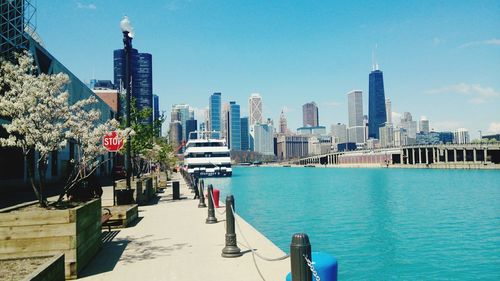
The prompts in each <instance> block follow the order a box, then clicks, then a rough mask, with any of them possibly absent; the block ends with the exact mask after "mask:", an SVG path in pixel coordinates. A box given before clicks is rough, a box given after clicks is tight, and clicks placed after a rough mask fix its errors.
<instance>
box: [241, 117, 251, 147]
mask: <svg viewBox="0 0 500 281" xmlns="http://www.w3.org/2000/svg"><path fill="white" fill-rule="evenodd" d="M240 121H241V126H240V127H241V150H242V151H248V150H250V144H249V135H250V131H249V125H248V124H249V121H248V117H241V118H240Z"/></svg>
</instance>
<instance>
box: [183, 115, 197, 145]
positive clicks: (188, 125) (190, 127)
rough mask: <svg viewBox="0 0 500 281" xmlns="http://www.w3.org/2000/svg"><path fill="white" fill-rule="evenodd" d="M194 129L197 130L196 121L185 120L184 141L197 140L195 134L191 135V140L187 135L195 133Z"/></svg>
mask: <svg viewBox="0 0 500 281" xmlns="http://www.w3.org/2000/svg"><path fill="white" fill-rule="evenodd" d="M196 128H198V121H197V120H195V119H189V120H186V135H185V136H184V139H185V140H186V141H189V140H190V139H196V138H198V136H197V134H196V133H194V134H191V138H189V133H191V132H194V131H196Z"/></svg>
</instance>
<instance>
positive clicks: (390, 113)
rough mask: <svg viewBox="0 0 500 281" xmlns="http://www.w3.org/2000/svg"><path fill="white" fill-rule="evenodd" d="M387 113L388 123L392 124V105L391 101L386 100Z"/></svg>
mask: <svg viewBox="0 0 500 281" xmlns="http://www.w3.org/2000/svg"><path fill="white" fill-rule="evenodd" d="M385 112H386V114H387V123H391V124H392V104H391V99H385Z"/></svg>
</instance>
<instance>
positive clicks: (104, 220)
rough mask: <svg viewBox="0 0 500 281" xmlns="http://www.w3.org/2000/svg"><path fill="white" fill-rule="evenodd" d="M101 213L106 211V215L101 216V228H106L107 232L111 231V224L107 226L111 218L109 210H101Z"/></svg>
mask: <svg viewBox="0 0 500 281" xmlns="http://www.w3.org/2000/svg"><path fill="white" fill-rule="evenodd" d="M102 209H103V211H106V213H104V212H103V214H102V215H101V225H102V226H105V225H106V226H108V231H111V224H109V223H108V222H109V219H110V218H111V217H112V216H113V215H112V214H111V210H110V209H108V208H102Z"/></svg>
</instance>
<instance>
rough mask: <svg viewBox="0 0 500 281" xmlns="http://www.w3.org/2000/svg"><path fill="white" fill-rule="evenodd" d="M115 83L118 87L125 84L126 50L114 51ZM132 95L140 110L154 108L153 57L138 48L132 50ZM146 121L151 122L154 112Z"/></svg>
mask: <svg viewBox="0 0 500 281" xmlns="http://www.w3.org/2000/svg"><path fill="white" fill-rule="evenodd" d="M113 66H114V67H113V68H114V85H115V87H116V88H117V89H120V87H125V86H126V85H123V81H124V77H125V51H124V50H123V49H118V50H115V51H114V52H113ZM130 67H131V74H132V83H131V89H132V97H133V98H135V99H136V106H137V109H138V110H142V109H145V108H150V109H153V57H152V56H151V54H148V53H139V52H138V51H137V49H132V52H131V62H130ZM144 121H145V122H147V123H149V124H151V123H152V121H153V114H151V116H150V117H149V118H148V119H147V120H144Z"/></svg>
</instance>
